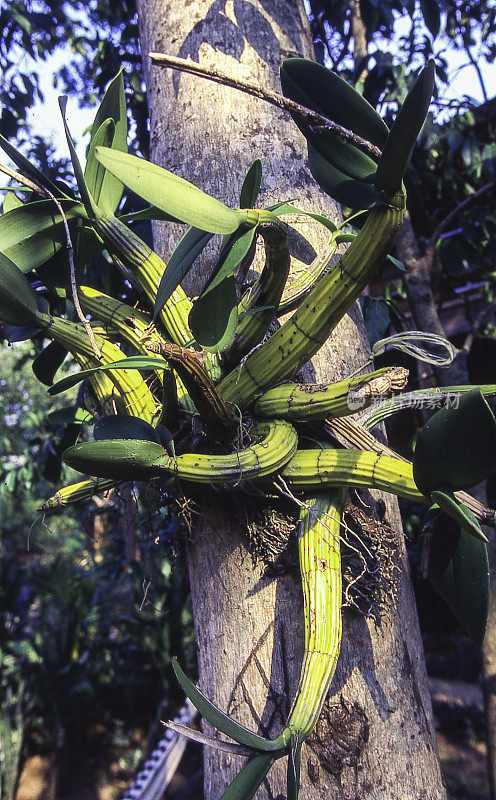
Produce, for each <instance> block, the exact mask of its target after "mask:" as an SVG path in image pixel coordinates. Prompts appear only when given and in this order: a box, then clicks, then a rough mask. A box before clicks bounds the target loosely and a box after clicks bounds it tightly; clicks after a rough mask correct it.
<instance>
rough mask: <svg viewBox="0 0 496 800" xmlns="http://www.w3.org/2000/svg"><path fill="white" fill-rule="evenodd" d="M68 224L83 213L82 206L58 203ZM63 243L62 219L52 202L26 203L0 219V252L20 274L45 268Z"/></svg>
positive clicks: (66, 202)
mask: <svg viewBox="0 0 496 800" xmlns="http://www.w3.org/2000/svg"><path fill="white" fill-rule="evenodd" d="M60 204H61V206H62V208H63V210H64V214H65V216H66V219H67V221H68V222H74V220H76V219H77V218H78V217H80V216H81V212H83V213H84V209H83V206H82V205H81V203H77V202H74V201H71V200H61V201H60ZM64 242H65V231H64V226H63V220H62V217H61V215H60V214H59V213H58V211H57V207H56V206H55V204H54V203H53V201H52V200H37V201H35V202H34V203H25V204H24V205H22V206H20V207H19V208H14V209H12V211H8V212H7V213H6V214H2V215H1V216H0V250H1V252H2V253H3V254H4V255H6V256H7V258H10V260H11V261H13V262H14V264H15V265H16V266H17V267H19V269H20V270H21V271H22V272H30V271H31V270H33V269H36V268H37V267H39V266H41V265H42V264H44V263H45V262H46V261H48V259H49V258H51V256H53V255H54V254H55V253H56V252H57V251H58V250H59V249H60V247H61V244H62V243H64Z"/></svg>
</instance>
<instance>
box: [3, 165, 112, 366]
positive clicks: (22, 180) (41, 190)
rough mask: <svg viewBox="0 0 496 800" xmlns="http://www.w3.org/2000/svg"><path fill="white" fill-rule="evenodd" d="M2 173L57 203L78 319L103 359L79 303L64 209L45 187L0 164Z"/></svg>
mask: <svg viewBox="0 0 496 800" xmlns="http://www.w3.org/2000/svg"><path fill="white" fill-rule="evenodd" d="M0 172H3V173H5V175H8V176H9V177H10V178H13V179H14V180H16V181H17V182H18V183H20V184H21V185H22V186H25V187H26V188H27V189H31V191H33V192H36V193H37V194H39V195H41V196H42V197H49V198H50V200H52V202H53V203H55V205H56V206H57V209H58V212H59V214H60V216H61V217H62V224H63V226H64V232H65V242H66V247H67V258H68V261H69V272H70V279H71V293H72V300H73V302H74V307H75V309H76V313H77V315H78V318H79V320H80V322H81V323H82V324H83V326H84V329H85V331H86V333H87V335H88V339H89V340H90V343H91V347H92V349H93V352H94V354H95V356H96V358H97V359H98V360H100V359H101V357H102V354H101V352H100V349H99V347H98V345H97V343H96V340H95V335H94V333H93V330H92V328H91V325H90V323H89V322H88V320H87V319H86V317H85V316H84V314H83V310H82V308H81V305H80V303H79V297H78V293H77V284H76V270H75V267H74V248H73V246H72V240H71V234H70V231H69V225H68V223H67V217H66V215H65V213H64V209H63V208H62V206H61V204H60V202H59V200H58V199H57V198H56V197H55V195H53V194H52V193H51V192H50V191H49V189H46V188H45V187H44V186H38V184H37V183H34V181H31V180H29V178H26V177H24V175H21V173H20V172H15V170H13V169H10V168H9V167H6V166H4V165H3V164H0Z"/></svg>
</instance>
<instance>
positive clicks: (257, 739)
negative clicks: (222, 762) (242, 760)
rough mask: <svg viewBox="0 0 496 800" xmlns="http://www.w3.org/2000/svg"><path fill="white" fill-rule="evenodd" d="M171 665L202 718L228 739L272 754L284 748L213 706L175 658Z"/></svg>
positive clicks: (279, 741)
mask: <svg viewBox="0 0 496 800" xmlns="http://www.w3.org/2000/svg"><path fill="white" fill-rule="evenodd" d="M172 666H173V668H174V672H175V673H176V678H177V680H178V681H179V683H180V684H181V686H182V688H183V690H184V692H185V693H186V696H187V697H189V699H190V700H191V702H192V703H193V705H194V707H195V708H196V709H197V710H198V711H199V713H200V714H201V715H202V717H203V719H205V720H206V721H207V722H209V723H210V725H213V727H214V728H215V729H216V730H218V731H220V732H221V733H223V734H224V735H225V736H229V738H230V739H233V740H234V741H235V742H238V744H244V745H245V746H246V747H252V748H253V749H255V750H262V751H263V752H266V753H271V754H273V753H274V752H280V751H281V750H283V749H284V748H285V746H284V743H283V742H282V740H280V739H273V740H272V739H264V737H263V736H259V735H258V734H257V733H252V732H251V731H249V730H248V728H245V727H244V726H243V725H240V724H239V723H238V722H235V721H234V720H233V719H231V718H230V717H227V716H226V715H225V714H223V713H222V711H220V709H218V708H217V707H216V706H214V704H213V703H211V702H210V700H208V699H207V698H206V697H205V695H204V694H203V693H202V692H200V691H199V689H197V688H196V686H195V685H194V684H193V683H191V681H190V679H189V678H188V677H187V675H185V673H184V672H183V671H182V669H181V667H180V666H179V663H178V660H177V658H173V659H172ZM272 757H273V755H271V758H272Z"/></svg>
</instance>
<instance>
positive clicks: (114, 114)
mask: <svg viewBox="0 0 496 800" xmlns="http://www.w3.org/2000/svg"><path fill="white" fill-rule="evenodd" d="M100 145H101V146H104V147H110V148H113V149H114V150H120V151H122V152H124V153H127V114H126V96H125V92H124V80H123V76H122V70H121V71H120V72H119V74H118V75H116V76H115V78H114V79H113V80H112V81H110V83H109V85H108V87H107V91H106V92H105V94H104V96H103V100H102V102H101V103H100V107H99V109H98V111H97V112H96V116H95V121H94V122H93V125H92V127H91V141H90V146H89V150H88V158H87V161H86V168H85V171H84V177H85V180H86V183H87V186H88V189H89V191H90V192H91V194H92V195H93V197H94V199H95V202H96V204H97V205H98V207H99V208H100V209H101V210H102V211H104V212H105V213H107V214H114V213H115V211H116V210H117V208H118V206H119V203H120V201H121V198H122V193H123V191H124V186H123V184H122V182H121V181H120V180H119V179H118V178H116V177H115V176H114V175H112V173H110V172H108V171H107V170H106V169H105V168H104V167H103V166H102V165H101V164H99V162H98V161H97V160H96V158H95V148H96V147H99V146H100ZM95 177H96V185H94V184H93V181H94V180H95Z"/></svg>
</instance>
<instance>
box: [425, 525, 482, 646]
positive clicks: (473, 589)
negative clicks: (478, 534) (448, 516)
mask: <svg viewBox="0 0 496 800" xmlns="http://www.w3.org/2000/svg"><path fill="white" fill-rule="evenodd" d="M428 577H429V580H430V581H431V583H432V584H433V586H434V587H435V588H436V589H437V591H438V592H439V594H440V595H441V597H442V598H443V599H444V601H445V602H446V603H447V604H448V606H449V607H450V608H451V610H452V611H453V613H454V614H455V615H456V616H457V617H458V619H459V620H460V622H461V624H462V625H463V627H464V629H465V630H466V632H467V633H468V634H469V636H471V638H472V639H473V640H474V642H475V643H476V644H477V645H479V646H480V645H481V644H482V641H483V639H484V633H485V630H486V624H487V613H488V608H489V563H488V559H487V549H486V545H485V544H484V543H483V542H481V541H480V540H479V539H476V538H475V537H474V536H470V535H469V534H468V533H466V532H465V531H464V530H460V531H458V532H457V533H456V534H455V535H454V536H453V532H452V531H449V530H447V529H446V528H444V527H443V528H440V529H439V530H437V531H436V532H435V533H433V534H432V541H431V545H430V556H429V572H428Z"/></svg>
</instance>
